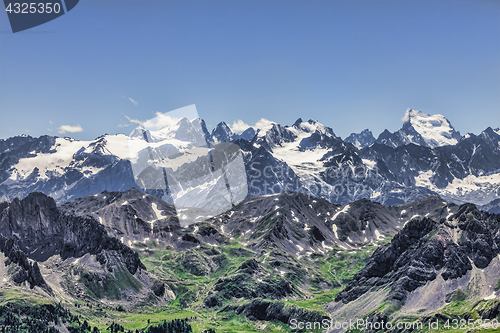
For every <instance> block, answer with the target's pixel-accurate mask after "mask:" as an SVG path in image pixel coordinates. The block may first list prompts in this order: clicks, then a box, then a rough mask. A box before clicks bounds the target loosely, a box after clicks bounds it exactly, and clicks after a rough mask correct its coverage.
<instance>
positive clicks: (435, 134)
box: [403, 109, 460, 148]
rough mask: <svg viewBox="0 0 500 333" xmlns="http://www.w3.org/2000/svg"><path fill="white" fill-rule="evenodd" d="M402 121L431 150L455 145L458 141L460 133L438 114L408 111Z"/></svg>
mask: <svg viewBox="0 0 500 333" xmlns="http://www.w3.org/2000/svg"><path fill="white" fill-rule="evenodd" d="M403 121H404V122H405V123H408V124H410V125H411V126H412V127H413V129H415V131H416V132H417V133H418V134H420V135H421V136H422V138H423V140H424V141H425V143H426V144H427V145H428V146H429V147H431V148H435V147H439V146H447V145H455V144H457V143H458V140H459V139H460V133H459V132H457V131H455V129H454V128H453V126H451V124H450V122H449V121H448V119H446V118H445V117H444V116H443V115H440V114H433V115H428V114H426V113H423V112H422V111H418V110H413V109H408V110H406V113H405V116H404V117H403Z"/></svg>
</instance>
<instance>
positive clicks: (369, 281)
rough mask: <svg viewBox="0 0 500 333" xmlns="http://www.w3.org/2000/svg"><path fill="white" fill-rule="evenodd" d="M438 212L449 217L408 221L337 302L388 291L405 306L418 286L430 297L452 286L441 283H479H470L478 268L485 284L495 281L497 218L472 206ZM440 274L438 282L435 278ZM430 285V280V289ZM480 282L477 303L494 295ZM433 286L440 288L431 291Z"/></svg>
mask: <svg viewBox="0 0 500 333" xmlns="http://www.w3.org/2000/svg"><path fill="white" fill-rule="evenodd" d="M441 212H442V213H445V214H446V213H448V216H447V217H446V218H443V217H441V218H439V216H436V217H435V218H433V217H431V216H429V217H422V216H420V215H415V216H414V217H412V218H411V219H410V220H409V221H408V222H407V223H406V224H405V225H404V227H403V229H402V230H401V231H400V232H399V233H398V234H397V235H396V236H394V238H393V239H392V240H391V243H390V244H386V245H384V246H382V247H379V248H378V249H377V250H376V251H375V252H374V253H373V255H372V257H371V258H370V261H369V262H368V264H367V265H366V266H365V267H364V268H363V269H362V270H361V271H359V272H358V273H357V274H356V275H355V276H354V278H353V279H352V280H351V281H350V282H349V284H348V286H347V287H346V288H345V289H344V290H343V291H342V292H341V293H339V294H338V295H337V297H336V301H342V302H344V303H349V302H351V301H354V300H356V299H357V298H359V297H360V296H361V295H363V294H365V293H366V292H368V291H373V290H376V289H380V288H385V287H389V288H390V292H389V293H388V294H387V298H388V300H397V301H401V302H403V303H404V302H405V301H406V300H407V299H408V297H410V296H411V294H412V293H413V292H416V290H417V289H418V288H420V287H422V289H420V290H419V291H418V293H419V294H418V295H420V296H421V297H424V296H423V295H426V291H427V292H428V291H429V290H432V288H434V291H433V292H434V293H435V292H436V290H441V289H442V290H446V289H450V285H453V282H448V283H446V282H444V281H449V280H450V281H451V280H456V279H462V282H461V283H464V281H465V283H466V284H467V282H466V281H469V282H468V283H478V282H477V281H476V282H474V281H473V280H474V278H473V275H474V272H475V273H477V272H478V271H479V270H482V272H481V274H483V278H484V279H486V280H484V281H493V280H494V281H497V280H498V271H497V268H495V267H498V266H496V265H498V254H499V252H500V247H499V243H500V238H499V236H498V235H499V224H498V223H499V222H500V215H495V214H490V213H487V212H483V211H480V210H478V209H477V207H476V206H475V205H473V204H463V205H461V206H456V205H453V204H450V205H446V206H444V207H443V208H442V209H441ZM493 261H495V263H493V264H492V262H493ZM490 264H492V265H493V267H489V265H490ZM470 271H472V273H471V274H468V272H470ZM439 276H441V278H442V279H441V278H440V279H437V278H438V277H439ZM430 281H434V282H433V283H434V286H432V285H431V284H429V283H428V282H430ZM484 281H483V282H479V283H483V284H484V287H483V290H481V294H480V295H477V296H478V297H479V299H481V297H486V296H489V295H491V293H492V292H493V293H495V289H494V288H495V286H494V285H492V284H491V283H486V282H484ZM436 284H440V285H441V286H440V287H439V288H436ZM424 286H425V287H424ZM487 286H488V287H487ZM451 288H452V290H454V289H455V288H456V287H451ZM442 290H441V291H438V293H443V291H442ZM452 290H449V291H452ZM438 296H439V295H438ZM425 297H433V296H431V295H427V296H425ZM439 297H440V296H439ZM442 298H444V297H442ZM440 302H444V301H443V300H440ZM442 306H444V304H442Z"/></svg>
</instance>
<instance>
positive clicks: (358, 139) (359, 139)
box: [344, 129, 375, 149]
mask: <svg viewBox="0 0 500 333" xmlns="http://www.w3.org/2000/svg"><path fill="white" fill-rule="evenodd" d="M344 141H346V142H349V143H352V144H353V145H354V146H355V147H356V148H358V149H363V148H365V147H368V146H369V145H371V144H372V143H374V142H375V137H374V136H373V133H372V131H370V130H369V129H364V130H363V131H361V133H351V134H350V135H349V136H348V137H347V138H345V140H344Z"/></svg>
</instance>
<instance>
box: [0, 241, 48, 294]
mask: <svg viewBox="0 0 500 333" xmlns="http://www.w3.org/2000/svg"><path fill="white" fill-rule="evenodd" d="M0 251H2V252H3V253H4V254H5V256H6V257H7V260H6V261H5V265H6V266H8V265H10V264H11V263H15V264H17V265H18V266H19V267H18V268H19V269H18V270H17V272H16V273H15V274H14V275H13V276H12V280H14V282H15V283H18V284H21V283H23V282H25V281H26V282H28V283H29V285H30V287H31V288H32V289H33V288H34V287H35V286H38V287H40V288H42V289H44V290H46V291H47V292H49V293H52V289H51V288H50V287H49V286H48V285H47V283H46V282H45V280H44V279H43V276H42V274H41V273H40V269H39V268H38V264H37V263H36V262H30V261H29V260H28V256H27V255H26V254H25V253H24V252H23V251H21V250H20V249H19V246H18V245H17V239H15V238H14V237H11V238H8V239H7V238H5V237H4V236H2V235H0Z"/></svg>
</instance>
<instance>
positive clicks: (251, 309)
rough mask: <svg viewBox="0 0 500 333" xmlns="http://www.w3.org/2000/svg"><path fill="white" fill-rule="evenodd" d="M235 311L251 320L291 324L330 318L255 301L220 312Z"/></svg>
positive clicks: (316, 313) (301, 309)
mask: <svg viewBox="0 0 500 333" xmlns="http://www.w3.org/2000/svg"><path fill="white" fill-rule="evenodd" d="M229 311H235V312H236V314H241V313H243V314H244V315H245V317H247V318H248V319H250V320H266V321H273V322H281V323H285V324H289V323H290V320H292V319H296V320H297V321H300V322H311V323H313V322H321V321H322V320H324V319H329V317H327V316H325V315H322V314H321V313H319V312H316V311H312V310H307V309H304V308H298V307H294V306H285V304H284V303H282V302H269V301H263V300H260V299H255V300H253V301H252V302H251V303H248V304H244V305H240V306H237V305H234V306H231V305H228V306H226V307H224V308H223V309H222V310H220V312H229Z"/></svg>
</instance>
